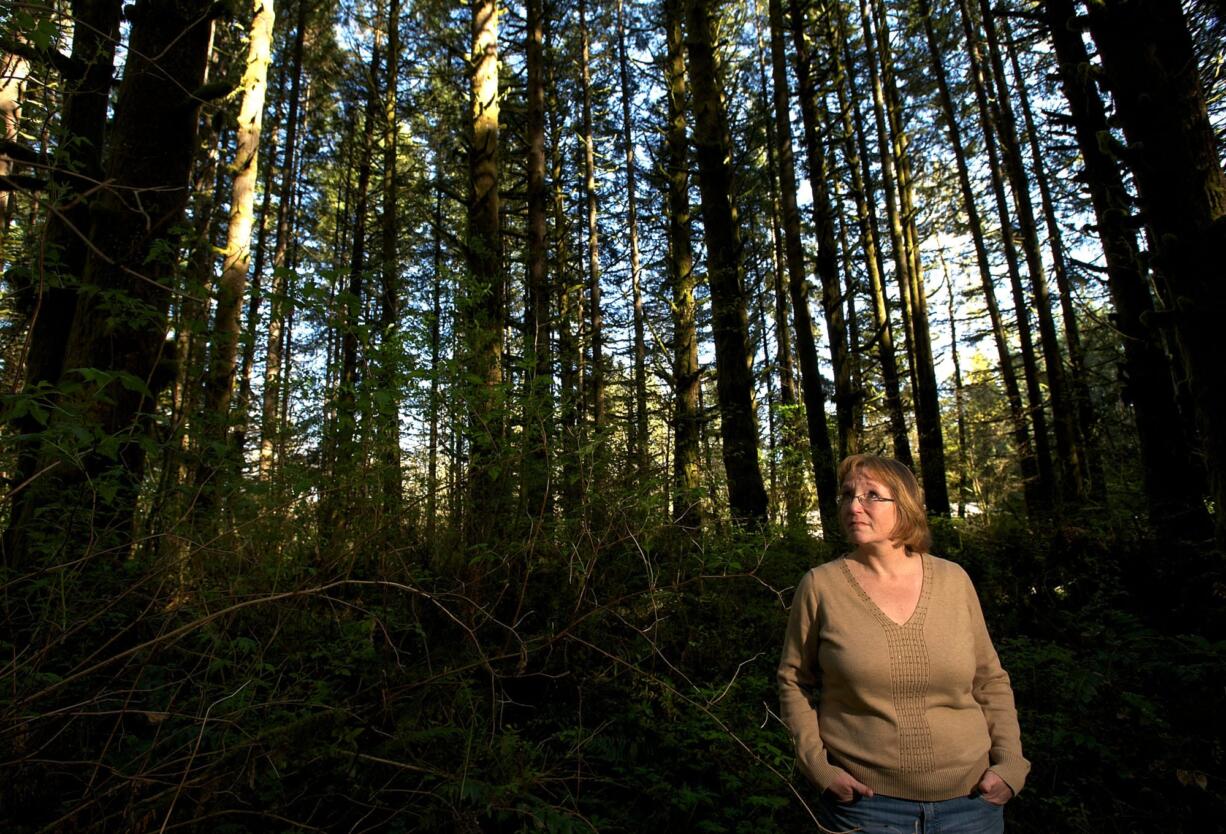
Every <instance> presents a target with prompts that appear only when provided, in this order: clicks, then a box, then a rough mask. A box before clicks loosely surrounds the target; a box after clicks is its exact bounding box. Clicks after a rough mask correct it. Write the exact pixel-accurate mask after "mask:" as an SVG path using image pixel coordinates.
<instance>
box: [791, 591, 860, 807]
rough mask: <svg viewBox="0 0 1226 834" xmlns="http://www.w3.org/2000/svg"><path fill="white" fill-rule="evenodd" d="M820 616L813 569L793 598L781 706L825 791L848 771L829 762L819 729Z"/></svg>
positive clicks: (810, 773)
mask: <svg viewBox="0 0 1226 834" xmlns="http://www.w3.org/2000/svg"><path fill="white" fill-rule="evenodd" d="M818 619H819V611H818V598H817V593H816V591H815V589H814V584H813V572H812V571H810V572H809V573H806V574H805V575H804V576H803V577H802V578H801V580H800V584H799V585H798V586H797V587H796V594H795V596H794V597H793V598H792V610H791V614H790V615H789V616H788V627H787V632H786V633H785V634H784V638H783V656H782V657H781V658H780V660H779V671H778V680H779V705H780V708H781V710H780V712H781V715H782V717H783V723H784V724H786V725H787V728H788V731H789V732H790V733H791V735H792V741H793V743H794V744H795V745H796V758H797V760H798V761H799V762H800V769H801V770H802V771H804V774H805V775H806V776H807V777H809V779H810V781H812V782H813V783H814V784H815V785H817V786H818V788H820V789H821V790H826V789H827V788H830V787H831V785H832V784H833V783H834V782H835V781H836V780H839V777H840V776H849V774H848V773H847V772H846V771H845V770H843V769H842V768H840V767H836V766H834V765H832V764H831V763H830V759H829V757H828V756H827V755H826V747H825V745H824V744H823V743H822V736H821V733H820V732H819V730H818V724H817V706H816V704H815V703H814V700H815V699H816V697H817V687H818V685H819V684H820V681H821V670H820V668H819V667H818V660H817V649H818V642H819V631H820V629H819V622H818ZM861 793H863V791H861ZM848 798H850V797H848Z"/></svg>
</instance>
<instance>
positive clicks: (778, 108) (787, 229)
mask: <svg viewBox="0 0 1226 834" xmlns="http://www.w3.org/2000/svg"><path fill="white" fill-rule="evenodd" d="M792 11H793V14H794V15H797V14H798V10H797V9H796V8H795V6H793V9H792ZM793 31H795V30H793ZM770 36H771V70H772V76H773V79H774V87H773V91H774V95H773V98H774V116H775V142H776V146H777V149H776V156H777V158H778V161H779V197H780V202H781V207H782V210H783V237H784V243H785V251H786V253H787V270H788V286H789V287H790V289H791V293H792V316H793V318H794V323H795V330H796V353H797V356H798V358H799V360H800V379H801V387H802V390H803V391H804V397H805V414H806V417H807V419H808V425H809V445H810V453H811V455H812V459H813V482H814V484H815V485H816V486H817V506H818V511H819V514H820V516H821V519H822V531H823V533H824V534H825V535H827V536H830V535H831V534H832V533H833V531H835V530H838V529H839V526H838V491H839V486H838V482H837V480H836V478H835V471H834V469H835V460H834V450H833V448H832V447H831V443H830V432H829V430H828V429H827V428H826V410H825V399H826V398H825V392H824V391H823V390H822V378H821V371H820V369H819V367H818V363H817V345H816V343H815V342H814V339H813V322H812V319H811V318H810V312H809V300H808V295H809V293H808V287H807V282H806V280H805V263H804V248H803V243H802V242H801V239H800V211H799V209H798V208H797V206H796V166H795V161H794V157H793V151H792V121H791V111H790V108H789V103H788V100H789V96H788V83H787V61H786V59H785V58H784V28H783V3H782V1H781V0H770ZM803 40H804V37H803V33H802V34H801V37H800V41H801V48H802V54H801V55H799V56H798V58H797V72H798V76H799V77H800V78H801V99H802V101H801V109H802V110H806V109H807V110H808V111H810V112H809V113H808V115H807V116H806V117H805V118H806V119H815V116H814V114H813V113H812V112H811V111H812V105H813V101H812V90H811V89H807V88H806V85H807V83H808V79H809V75H808V55H807V52H803ZM802 61H803V62H804V70H803V71H802V70H801V69H800V67H801V62H802ZM802 73H803V74H802ZM806 94H808V96H809V101H808V103H807V104H806V103H805V102H804V98H805V96H806ZM810 126H812V128H813V130H814V137H813V138H814V144H816V129H817V128H816V124H813V125H810V124H809V123H808V122H806V126H805V135H806V138H808V135H809V128H810ZM817 159H818V160H819V161H818V162H817V164H816V166H814V161H813V159H812V158H811V159H810V160H809V165H810V171H811V173H812V174H813V181H814V184H815V188H814V193H813V196H814V202H815V204H817V203H821V202H824V203H825V206H824V208H817V209H815V211H816V213H817V215H818V216H817V221H818V224H817V225H818V273H819V275H820V277H821V281H822V288H823V292H826V291H827V290H828V289H829V287H828V279H829V278H830V277H831V276H830V275H829V272H828V270H830V269H832V268H835V263H834V257H833V255H834V253H833V251H832V250H833V247H834V235H833V232H834V230H833V225H832V214H831V211H830V204H829V199H828V198H827V197H826V191H825V183H824V182H822V181H819V180H818V177H819V176H820V174H821V171H822V169H823V167H824V165H823V161H820V160H821V156H820V154H819V156H818V157H817ZM819 195H820V196H819ZM823 247H824V248H823ZM834 282H835V286H834V288H833V290H830V292H832V293H833V295H834V301H835V304H834V310H833V313H834V317H835V318H837V320H838V322H839V325H840V331H841V329H842V328H841V325H842V312H841V310H840V308H839V304H838V294H839V292H838V274H837V269H836V271H835V274H834ZM826 302H827V305H829V304H830V302H831V297H830V294H829V293H827V294H826ZM831 312H832V311H831V309H830V307H829V306H827V310H826V313H827V321H830V319H831ZM846 339H847V336H846V334H845V333H843V332H840V333H839V334H838V335H837V337H836V335H835V334H834V333H833V332H831V334H830V342H831V345H832V347H833V349H834V350H835V351H836V353H837V351H838V350H839V346H842V347H845V346H846ZM838 370H839V369H838V363H837V361H836V374H835V375H836V377H837V376H838ZM847 376H848V378H850V373H848V374H847ZM846 405H847V404H846V403H844V406H845V407H846ZM810 409H817V411H816V413H815V414H810V413H809V412H810ZM843 416H850V411H847V412H846V413H845V414H841V415H840V420H839V425H840V426H842V425H843V422H842V419H841V418H842V417H843ZM840 437H841V439H842V440H844V441H845V439H846V438H845V436H843V435H841V436H840Z"/></svg>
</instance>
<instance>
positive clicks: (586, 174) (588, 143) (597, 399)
mask: <svg viewBox="0 0 1226 834" xmlns="http://www.w3.org/2000/svg"><path fill="white" fill-rule="evenodd" d="M579 39H580V58H579V71H580V76H579V81H580V85H581V87H582V89H583V126H582V131H583V135H582V138H581V140H580V141H581V142H582V143H583V194H584V199H585V200H586V209H587V287H588V315H589V317H590V329H591V332H590V333H589V334H588V338H589V340H590V342H591V351H592V365H591V370H590V371H589V377H588V383H589V385H590V390H589V392H588V397H589V402H590V404H591V406H590V407H591V418H592V427H593V428H594V429H595V431H596V432H597V433H598V434H599V433H600V431H601V430H602V429H603V428H604V424H605V379H604V312H603V309H602V307H601V299H600V297H601V290H600V229H599V225H598V224H597V217H598V216H599V208H598V205H597V195H596V136H595V132H594V130H593V128H592V68H591V55H590V51H591V32H590V31H589V30H588V25H587V0H579ZM600 454H601V452H600V450H597V452H596V456H597V457H599V456H600Z"/></svg>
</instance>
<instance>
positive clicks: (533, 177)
mask: <svg viewBox="0 0 1226 834" xmlns="http://www.w3.org/2000/svg"><path fill="white" fill-rule="evenodd" d="M543 7H544V0H528V3H527V12H528V27H527V32H526V37H527V61H528V137H527V138H528V165H527V167H528V246H527V253H526V257H527V269H526V272H527V287H526V290H527V303H526V305H525V310H524V315H525V318H526V321H525V332H524V348H525V354H526V355H525V356H524V366H525V368H524V370H525V376H526V383H525V386H524V388H525V400H524V446H525V448H524V474H523V495H524V498H523V503H524V508H525V510H526V511H527V513H528V516H529V517H530V518H534V519H542V518H544V517H545V516H546V515H548V512H549V507H550V502H551V497H550V486H549V485H550V477H549V466H550V463H549V460H550V438H551V435H552V431H551V428H552V425H553V394H552V379H553V370H552V368H553V358H552V353H551V351H550V346H549V333H550V326H549V295H550V286H549V274H548V263H547V260H548V257H549V252H548V243H547V238H546V231H547V230H546V224H545V211H546V203H547V201H548V191H547V188H546V183H545V44H544V8H543Z"/></svg>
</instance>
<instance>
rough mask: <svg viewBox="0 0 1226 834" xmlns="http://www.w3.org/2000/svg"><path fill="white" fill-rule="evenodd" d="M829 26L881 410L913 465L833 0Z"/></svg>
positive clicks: (845, 50) (857, 121)
mask: <svg viewBox="0 0 1226 834" xmlns="http://www.w3.org/2000/svg"><path fill="white" fill-rule="evenodd" d="M833 17H834V26H832V27H829V29H828V36H829V39H830V42H831V53H832V54H833V55H835V56H836V57H835V60H836V70H837V71H838V72H837V74H838V83H837V85H836V90H837V93H838V97H839V109H840V110H841V111H842V117H843V144H844V155H845V156H846V157H847V167H848V168H849V169H850V171H851V176H852V190H853V191H854V192H855V198H856V216H857V218H858V223H859V227H860V239H861V245H862V248H863V250H864V262H865V267H866V268H867V270H868V276H869V288H870V291H871V293H872V297H873V321H874V324H875V325H876V328H877V333H876V335H875V336H874V337H873V341H874V342H876V344H877V355H878V359H879V361H880V362H881V376H882V384H883V385H884V387H885V399H886V409H887V411H888V412H889V415H890V438H891V443H892V446H893V450H894V457H895V458H897V459H898V460H899V461H901V462H903V463H905V464H906V465H907V466H908V467H911V468H914V466H915V462H914V459H913V458H912V456H911V440H910V438H909V436H908V433H907V420H906V415H905V414H904V412H903V405H902V394H901V391H900V390H899V379H898V361H897V357H896V355H895V351H894V328H893V325H892V324H891V322H890V312H889V304H888V303H887V296H886V292H885V280H884V278H883V274H884V272H885V270H884V267H883V258H882V253H881V247H880V245H879V242H878V241H879V238H878V236H877V227H878V222H877V210H876V203H875V200H874V195H875V193H876V188H875V187H874V184H873V176H872V170H871V168H870V166H869V162H868V153H869V151H868V139H867V138H866V136H865V132H864V125H863V120H862V119H861V116H860V109H859V101H860V94H859V91H858V89H857V86H856V75H855V64H854V61H853V58H852V54H851V47H850V45H849V44H848V41H847V30H846V20H845V18H844V15H843V9H842V6H841V5H840V4H837V3H836V4H835V9H834V15H833Z"/></svg>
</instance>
